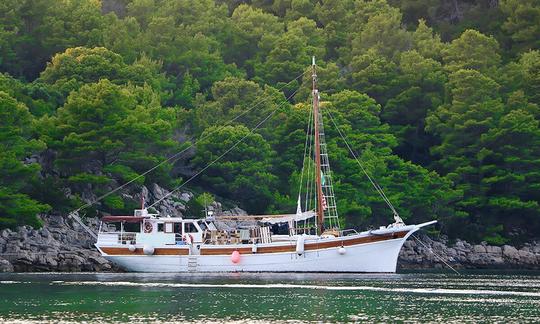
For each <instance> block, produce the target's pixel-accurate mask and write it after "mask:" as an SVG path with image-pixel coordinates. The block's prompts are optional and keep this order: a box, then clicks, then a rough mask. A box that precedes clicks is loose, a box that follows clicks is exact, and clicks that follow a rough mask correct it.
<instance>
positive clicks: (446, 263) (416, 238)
mask: <svg viewBox="0 0 540 324" xmlns="http://www.w3.org/2000/svg"><path fill="white" fill-rule="evenodd" d="M411 236H412V237H413V238H414V239H415V240H416V241H418V243H420V244H422V246H423V247H424V248H426V249H427V250H428V251H429V252H431V253H433V255H434V256H436V257H437V258H439V260H441V261H442V263H444V264H445V265H446V266H447V267H448V268H450V269H452V271H454V272H455V273H457V274H458V275H460V276H461V273H459V272H458V271H457V270H456V269H454V267H452V266H451V265H450V264H449V263H448V262H446V261H445V260H444V259H443V258H442V257H441V256H440V255H438V254H437V253H435V251H433V249H432V248H430V247H429V246H427V245H426V244H425V243H424V242H422V240H420V239H419V238H418V237H416V235H414V234H411Z"/></svg>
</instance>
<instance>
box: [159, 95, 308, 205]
mask: <svg viewBox="0 0 540 324" xmlns="http://www.w3.org/2000/svg"><path fill="white" fill-rule="evenodd" d="M298 90H299V88H298V89H296V91H294V92H293V93H292V94H291V95H290V96H289V97H287V98H286V99H285V101H284V102H282V103H281V104H280V105H279V106H277V107H276V108H275V109H274V110H273V111H272V112H271V113H270V114H268V116H266V117H265V118H264V119H263V120H261V121H260V122H259V123H258V124H257V125H256V126H255V127H253V128H252V129H250V131H249V132H248V133H247V134H246V135H245V136H244V137H242V138H241V139H240V140H238V141H237V142H236V143H234V145H233V146H231V147H229V149H227V150H226V151H225V152H223V153H222V154H221V155H220V156H218V157H217V158H216V159H214V160H213V161H212V162H210V163H208V164H207V165H206V166H205V167H204V168H202V169H201V170H200V171H199V172H197V173H195V174H194V175H193V176H191V177H190V178H189V179H188V180H186V181H185V182H184V183H182V184H181V185H179V186H178V187H176V188H174V189H173V190H172V191H170V192H169V193H167V194H166V195H165V196H163V197H161V198H160V199H158V200H156V201H155V202H154V203H153V204H151V205H150V206H148V208H150V207H154V206H155V205H156V204H158V203H160V202H162V201H163V200H164V199H165V198H167V197H169V196H170V195H172V194H173V193H175V192H176V191H178V190H180V189H181V188H182V187H184V186H185V185H186V184H188V183H189V182H191V180H193V179H195V178H196V177H197V176H198V175H199V174H201V173H203V172H204V171H206V169H208V168H209V167H210V166H212V165H213V164H214V163H216V162H217V161H219V160H220V159H221V158H222V157H224V156H225V155H227V154H228V153H229V152H230V151H232V150H233V149H234V148H235V147H236V146H238V144H240V143H242V142H243V141H244V140H245V139H246V138H247V137H248V136H249V135H251V134H252V133H253V132H254V131H255V130H256V129H257V128H259V127H260V126H261V125H262V124H264V123H265V122H266V121H267V120H268V119H270V117H272V116H273V115H274V114H275V113H276V112H277V111H278V109H279V108H281V107H282V106H283V104H284V103H286V102H288V101H287V100H289V99H290V98H292V97H293V96H294V95H295V94H296V93H297V92H298Z"/></svg>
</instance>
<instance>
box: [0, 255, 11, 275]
mask: <svg viewBox="0 0 540 324" xmlns="http://www.w3.org/2000/svg"><path fill="white" fill-rule="evenodd" d="M13 271H14V268H13V265H11V263H10V262H9V261H8V260H6V259H3V258H0V272H13Z"/></svg>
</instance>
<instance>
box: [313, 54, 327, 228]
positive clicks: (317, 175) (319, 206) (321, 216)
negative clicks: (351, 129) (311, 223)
mask: <svg viewBox="0 0 540 324" xmlns="http://www.w3.org/2000/svg"><path fill="white" fill-rule="evenodd" d="M311 70H312V80H313V87H312V88H313V89H312V96H313V129H314V144H315V145H314V146H315V188H316V190H317V208H316V214H317V232H318V233H319V235H320V234H322V233H323V231H324V209H323V199H324V198H323V191H322V181H321V173H322V172H321V146H320V142H319V140H320V138H319V90H317V70H316V65H315V56H313V61H312V64H311Z"/></svg>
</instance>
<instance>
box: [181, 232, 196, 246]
mask: <svg viewBox="0 0 540 324" xmlns="http://www.w3.org/2000/svg"><path fill="white" fill-rule="evenodd" d="M188 239H189V240H188ZM182 241H184V242H186V244H193V235H191V234H184V235H182Z"/></svg>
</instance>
